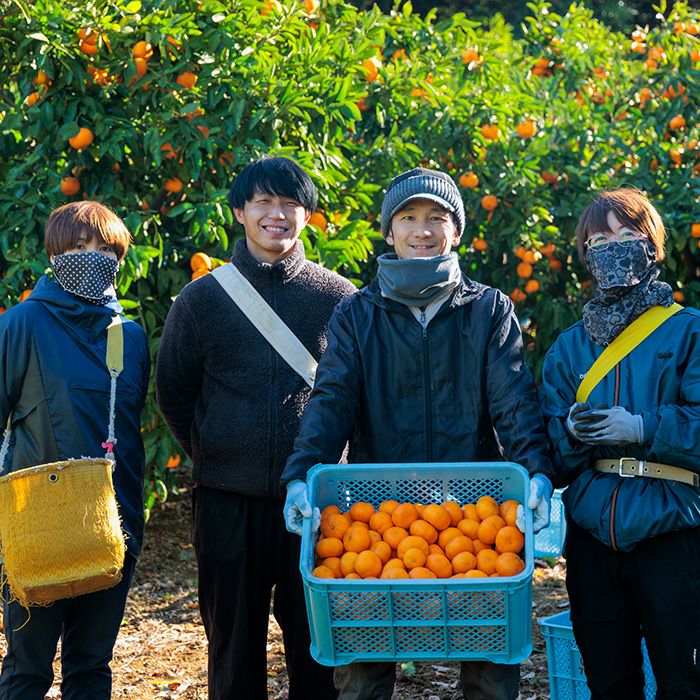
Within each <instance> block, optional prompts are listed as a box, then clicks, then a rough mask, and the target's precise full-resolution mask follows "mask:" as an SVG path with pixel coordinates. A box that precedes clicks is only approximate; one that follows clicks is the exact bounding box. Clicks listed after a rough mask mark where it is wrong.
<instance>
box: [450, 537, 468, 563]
mask: <svg viewBox="0 0 700 700" xmlns="http://www.w3.org/2000/svg"><path fill="white" fill-rule="evenodd" d="M460 552H472V553H473V552H474V545H473V544H472V541H471V539H470V538H469V537H467V536H466V535H459V536H458V537H453V538H452V539H451V540H450V541H449V542H448V543H447V544H446V545H445V556H446V557H447V558H448V559H449V560H450V561H452V560H453V559H454V558H455V557H456V556H457V555H458V554H459V553H460Z"/></svg>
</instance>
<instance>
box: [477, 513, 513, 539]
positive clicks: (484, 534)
mask: <svg viewBox="0 0 700 700" xmlns="http://www.w3.org/2000/svg"><path fill="white" fill-rule="evenodd" d="M505 524H506V523H505V521H504V520H503V518H502V517H501V516H500V515H489V516H488V517H486V518H484V519H483V520H482V521H481V522H480V523H479V532H478V534H479V539H480V540H481V541H482V542H483V543H484V544H493V543H494V542H495V541H496V535H497V534H498V531H499V530H500V529H501V528H502V527H504V526H505Z"/></svg>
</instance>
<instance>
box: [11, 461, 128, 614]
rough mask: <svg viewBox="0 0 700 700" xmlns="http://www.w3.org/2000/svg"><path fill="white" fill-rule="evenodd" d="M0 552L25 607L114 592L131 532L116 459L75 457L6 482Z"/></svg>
mask: <svg viewBox="0 0 700 700" xmlns="http://www.w3.org/2000/svg"><path fill="white" fill-rule="evenodd" d="M0 548H1V550H2V556H3V560H4V562H3V567H4V571H5V576H6V578H7V583H8V584H9V587H10V594H11V597H12V598H13V599H16V600H17V601H19V603H21V604H22V605H23V606H25V607H26V606H28V605H32V604H42V603H49V602H52V601H54V600H58V599H60V598H68V597H72V596H77V595H83V594H85V593H91V592H93V591H98V590H102V589H104V588H110V587H112V586H114V585H116V584H117V583H118V582H119V581H120V580H121V569H122V566H123V565H124V554H125V551H126V545H125V544H124V534H123V532H122V528H121V523H120V521H119V511H118V509H117V501H116V498H115V493H114V485H113V483H112V461H110V460H109V459H101V458H100V459H71V460H67V461H64V462H53V463H51V464H41V465H38V466H35V467H28V468H27V469H21V470H19V471H15V472H11V473H10V474H7V475H5V476H2V477H0Z"/></svg>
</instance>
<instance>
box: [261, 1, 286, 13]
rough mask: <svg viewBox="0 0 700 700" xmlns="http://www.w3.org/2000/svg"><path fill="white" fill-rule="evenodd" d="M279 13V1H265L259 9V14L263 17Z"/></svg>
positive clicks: (280, 5) (280, 7)
mask: <svg viewBox="0 0 700 700" xmlns="http://www.w3.org/2000/svg"><path fill="white" fill-rule="evenodd" d="M281 11H282V3H280V2H279V0H265V2H263V5H262V7H261V8H260V14H261V15H262V16H263V17H265V16H266V15H271V14H273V13H277V12H281Z"/></svg>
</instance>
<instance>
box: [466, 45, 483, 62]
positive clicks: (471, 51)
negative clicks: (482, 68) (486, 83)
mask: <svg viewBox="0 0 700 700" xmlns="http://www.w3.org/2000/svg"><path fill="white" fill-rule="evenodd" d="M473 61H479V50H478V49H476V48H473V47H471V48H468V49H467V50H466V51H464V52H463V53H462V62H463V63H472V62H473Z"/></svg>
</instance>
